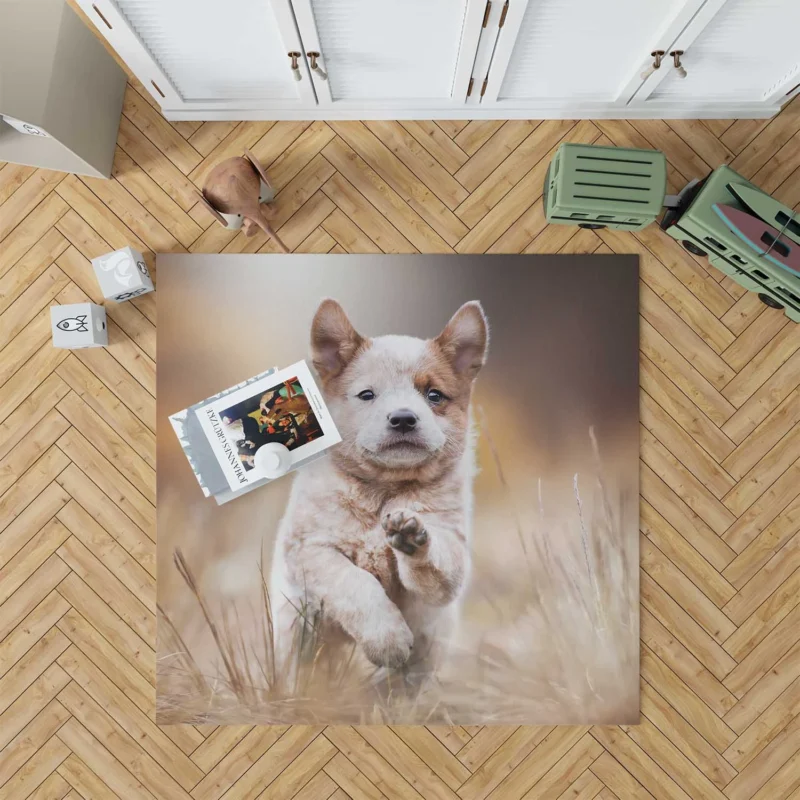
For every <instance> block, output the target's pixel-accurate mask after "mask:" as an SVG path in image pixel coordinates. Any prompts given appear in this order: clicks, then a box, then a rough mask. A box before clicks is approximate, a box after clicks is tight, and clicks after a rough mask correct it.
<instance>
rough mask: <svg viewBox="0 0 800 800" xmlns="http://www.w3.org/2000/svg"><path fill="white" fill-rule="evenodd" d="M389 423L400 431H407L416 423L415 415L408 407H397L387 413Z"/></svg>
mask: <svg viewBox="0 0 800 800" xmlns="http://www.w3.org/2000/svg"><path fill="white" fill-rule="evenodd" d="M389 424H390V425H391V426H392V428H394V429H395V430H396V431H400V433H408V432H409V431H410V430H413V429H414V426H415V425H416V424H417V415H416V414H415V413H414V412H413V411H412V410H411V409H410V408H399V409H397V411H392V413H391V414H389Z"/></svg>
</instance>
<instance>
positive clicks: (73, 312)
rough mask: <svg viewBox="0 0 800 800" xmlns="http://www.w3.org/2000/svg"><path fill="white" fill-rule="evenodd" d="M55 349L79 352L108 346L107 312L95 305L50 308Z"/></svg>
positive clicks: (80, 304)
mask: <svg viewBox="0 0 800 800" xmlns="http://www.w3.org/2000/svg"><path fill="white" fill-rule="evenodd" d="M50 326H51V328H52V331H53V347H61V348H65V349H67V350H77V349H79V348H81V347H105V346H106V345H107V344H108V329H107V327H106V310H105V309H104V308H103V307H102V306H98V305H95V304H94V303H75V304H73V305H68V306H66V305H65V306H50Z"/></svg>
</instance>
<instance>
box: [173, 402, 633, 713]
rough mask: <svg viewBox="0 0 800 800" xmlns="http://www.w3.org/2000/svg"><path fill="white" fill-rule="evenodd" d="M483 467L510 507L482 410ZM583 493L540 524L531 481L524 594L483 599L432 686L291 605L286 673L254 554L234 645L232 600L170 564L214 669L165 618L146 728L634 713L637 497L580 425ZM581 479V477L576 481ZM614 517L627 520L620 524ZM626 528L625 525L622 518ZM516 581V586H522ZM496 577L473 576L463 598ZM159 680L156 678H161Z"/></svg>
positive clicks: (520, 526) (524, 533) (523, 533)
mask: <svg viewBox="0 0 800 800" xmlns="http://www.w3.org/2000/svg"><path fill="white" fill-rule="evenodd" d="M481 423H482V425H481V428H482V431H481V432H482V434H483V436H484V437H485V441H486V442H487V444H488V446H489V449H490V451H491V453H492V459H493V461H494V466H495V472H496V475H497V478H498V480H499V482H500V484H501V486H502V487H503V490H504V492H505V493H506V495H507V498H508V506H509V508H513V498H512V496H511V489H510V487H509V484H508V482H507V481H506V478H505V475H504V473H503V470H502V464H501V461H500V458H499V455H498V453H497V449H496V448H495V446H494V442H493V441H492V439H491V435H490V433H489V431H488V428H487V426H486V421H485V417H484V416H483V415H481ZM590 437H591V442H592V450H593V453H594V460H595V478H596V480H595V482H594V489H593V491H591V492H590V493H589V495H587V496H586V497H584V496H583V495H582V494H581V491H580V490H579V481H578V476H577V475H576V476H575V477H574V479H573V492H574V494H573V496H574V502H575V507H574V509H573V512H572V514H568V513H566V511H567V510H566V509H563V508H559V509H558V512H559V513H558V517H559V521H558V523H556V522H552V521H548V514H547V512H546V507H545V492H544V489H543V484H542V481H541V479H540V480H539V481H538V486H537V489H538V491H537V499H536V506H537V507H536V508H534V509H532V511H533V515H532V517H533V518H534V519H536V520H537V521H536V523H534V525H533V526H532V527H531V526H530V525H528V526H526V525H525V524H524V523H523V522H522V516H521V515H520V514H519V513H517V512H516V510H515V514H514V516H515V527H516V537H517V539H518V541H519V543H520V547H521V549H522V552H523V554H524V558H525V561H526V570H525V571H526V573H527V579H523V580H522V585H523V588H524V590H525V591H523V592H522V593H521V598H520V600H519V602H518V603H517V604H516V605H515V606H514V607H513V608H512V609H511V610H509V608H508V606H507V605H503V604H502V603H500V602H497V601H496V600H493V599H492V598H491V592H489V591H487V592H486V594H487V601H488V602H486V603H485V605H486V606H487V607H488V608H489V609H490V610H491V614H492V615H493V619H491V620H485V619H484V620H482V631H483V633H482V634H481V635H480V636H479V637H478V639H477V640H476V641H469V642H467V644H466V646H465V645H464V644H463V643H462V644H461V645H460V646H459V645H457V646H456V647H455V648H454V649H453V651H452V652H451V656H450V658H449V659H448V662H447V663H446V665H445V666H444V668H443V670H442V671H441V672H440V673H439V674H438V675H437V679H436V680H435V681H430V682H428V683H427V684H426V685H424V686H422V687H420V686H409V682H408V680H407V678H408V676H406V675H404V674H403V673H402V672H395V673H387V672H386V671H385V670H375V671H373V672H372V673H371V674H366V675H365V674H364V673H362V672H360V671H359V670H356V669H354V663H355V661H356V660H357V659H358V657H359V656H358V648H357V646H356V645H355V644H354V645H353V647H352V648H350V649H349V650H348V651H346V652H344V653H343V652H342V650H341V648H338V649H337V648H330V647H328V646H326V642H325V634H324V630H325V620H324V614H321V613H319V612H317V613H316V614H314V615H313V616H312V615H310V612H309V609H310V606H309V604H308V603H306V602H303V603H301V604H300V607H298V608H296V609H295V611H296V613H297V618H296V624H295V635H294V639H293V643H292V647H291V654H290V664H291V667H290V668H288V669H284V670H282V669H280V668H279V667H278V659H277V657H276V653H275V646H274V642H275V631H274V625H273V615H272V603H271V601H270V594H269V589H268V587H267V584H266V580H265V577H264V571H263V554H262V561H261V563H259V567H258V568H259V572H260V609H259V614H258V615H259V616H260V621H259V625H258V635H257V636H256V639H257V644H256V645H249V646H248V644H247V643H246V640H245V636H244V633H243V630H244V626H243V624H242V619H241V618H240V613H239V610H238V608H236V607H235V606H232V605H231V604H230V603H222V602H221V603H220V604H219V609H218V610H214V609H212V605H211V602H210V599H209V598H207V597H204V596H203V594H202V592H201V591H200V590H199V588H198V584H197V581H196V580H195V578H194V575H193V574H192V571H191V569H190V568H189V566H188V564H187V562H186V559H185V558H184V557H183V555H182V554H181V553H180V552H176V553H175V559H174V561H175V566H176V568H177V569H178V571H179V573H180V574H181V576H182V577H183V580H184V582H185V583H186V585H187V587H188V588H189V590H190V591H191V593H192V595H193V597H194V598H195V601H196V603H197V604H198V606H199V608H200V611H201V614H202V617H203V619H204V621H205V624H206V627H207V628H208V631H209V633H210V635H211V638H212V640H213V642H214V647H215V649H216V651H217V655H218V657H217V658H216V659H215V660H216V662H217V663H219V664H220V665H221V669H219V670H218V671H217V673H216V674H213V675H206V674H204V673H203V671H202V670H201V669H200V667H199V666H198V664H197V662H196V660H195V659H194V658H193V656H192V655H191V653H190V651H189V649H188V648H187V646H186V644H185V643H184V641H183V639H182V638H181V636H180V634H179V633H178V631H177V630H176V629H175V628H174V626H173V625H172V623H171V622H170V620H169V617H168V615H167V614H166V613H164V612H163V611H162V613H161V617H162V621H163V622H164V623H165V624H164V626H163V627H162V631H164V633H165V639H164V641H165V643H166V644H168V645H169V651H170V652H169V653H168V654H167V655H162V656H161V658H160V660H159V675H160V689H161V691H160V694H159V722H160V723H162V724H166V723H169V722H196V723H198V722H213V723H217V724H226V723H227V724H236V723H246V722H249V723H262V724H263V723H319V722H341V723H348V724H358V723H387V722H390V723H406V724H409V723H415V724H445V725H450V724H486V723H531V724H555V723H575V724H577V723H604V722H605V723H607V722H616V723H631V722H635V721H637V719H638V692H639V678H638V674H639V669H638V639H639V636H638V568H637V565H638V547H637V544H638V537H637V525H636V519H637V518H638V502H637V495H636V494H635V493H634V492H632V491H631V492H630V493H629V494H627V495H626V494H625V493H624V492H622V491H617V492H616V493H615V494H612V492H611V490H610V489H609V486H608V485H607V483H606V479H605V477H604V471H603V465H602V462H601V459H600V450H599V446H598V443H597V439H596V436H595V433H594V430H590ZM583 483H584V485H585V482H583ZM627 517H631V519H630V520H628V519H627ZM629 523H630V524H629ZM526 580H527V581H529V583H526ZM492 585H494V586H497V580H496V579H492V578H491V576H485V575H482V574H481V572H480V571H479V570H476V572H475V574H474V575H473V586H472V587H471V593H472V595H473V596H477V597H480V594H481V591H482V590H483V588H484V587H485V586H489V587H491V586H492ZM162 679H163V680H162Z"/></svg>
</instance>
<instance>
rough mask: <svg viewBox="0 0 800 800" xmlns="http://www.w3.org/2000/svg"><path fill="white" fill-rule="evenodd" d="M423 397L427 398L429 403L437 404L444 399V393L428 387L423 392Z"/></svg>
mask: <svg viewBox="0 0 800 800" xmlns="http://www.w3.org/2000/svg"><path fill="white" fill-rule="evenodd" d="M425 397H427V398H428V402H429V403H433V405H435V406H436V405H439V403H441V402H442V400H444V399H445V398H444V395H443V394H442V393H441V392H440V391H439V390H438V389H428V391H427V392H426V393H425Z"/></svg>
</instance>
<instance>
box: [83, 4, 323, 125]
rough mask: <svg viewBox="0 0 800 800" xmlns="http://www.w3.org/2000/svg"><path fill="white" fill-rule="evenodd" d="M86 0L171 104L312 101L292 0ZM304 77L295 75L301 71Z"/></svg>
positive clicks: (288, 105) (239, 106) (181, 108)
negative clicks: (297, 55) (293, 56)
mask: <svg viewBox="0 0 800 800" xmlns="http://www.w3.org/2000/svg"><path fill="white" fill-rule="evenodd" d="M80 5H81V6H82V7H83V9H84V11H86V13H87V14H88V15H90V17H91V18H92V19H93V20H94V21H95V24H96V25H97V27H98V29H99V30H100V32H101V33H103V34H104V35H105V36H106V38H107V39H108V40H109V42H110V43H111V44H112V46H113V47H114V48H115V49H116V50H117V52H118V53H119V54H120V56H121V57H122V59H123V61H125V63H126V64H127V65H128V66H129V67H130V68H131V69H132V70H133V72H134V73H135V74H136V76H137V77H138V78H139V79H140V80H141V82H142V83H143V84H144V86H145V87H146V88H147V89H148V90H149V91H150V92H151V94H152V95H153V96H154V97H155V98H156V100H158V102H159V103H160V104H161V105H162V107H163V108H164V109H165V110H167V109H168V110H169V111H173V112H188V113H190V114H191V113H192V112H193V111H194V110H195V109H197V110H199V109H203V111H204V112H208V113H209V116H213V114H214V113H225V112H228V111H230V112H234V111H247V110H253V111H255V110H259V109H263V108H274V109H276V111H290V110H292V109H299V108H303V107H306V108H307V107H310V106H313V105H314V104H315V102H316V100H315V97H314V90H313V88H312V87H311V83H310V79H309V77H308V73H307V71H306V65H305V61H304V60H303V59H299V62H298V71H296V72H293V71H292V69H291V62H292V59H291V58H290V57H289V56H288V53H290V52H298V53H299V51H300V50H301V49H302V43H301V42H300V37H299V35H298V33H297V29H296V27H295V24H294V16H293V13H292V7H291V4H290V2H289V0H225V2H219V1H218V0H99V1H98V0H92V2H83V0H81V2H80ZM298 72H299V74H300V77H301V80H299V81H298V80H295V78H296V76H297V74H298Z"/></svg>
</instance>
